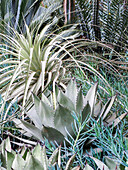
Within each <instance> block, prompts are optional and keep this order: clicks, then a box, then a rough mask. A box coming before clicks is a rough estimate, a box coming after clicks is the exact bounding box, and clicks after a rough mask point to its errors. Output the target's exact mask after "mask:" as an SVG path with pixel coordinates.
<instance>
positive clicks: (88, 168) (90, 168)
mask: <svg viewBox="0 0 128 170" xmlns="http://www.w3.org/2000/svg"><path fill="white" fill-rule="evenodd" d="M83 170H93V168H92V167H91V166H89V165H88V164H86V165H85V167H84V169H83Z"/></svg>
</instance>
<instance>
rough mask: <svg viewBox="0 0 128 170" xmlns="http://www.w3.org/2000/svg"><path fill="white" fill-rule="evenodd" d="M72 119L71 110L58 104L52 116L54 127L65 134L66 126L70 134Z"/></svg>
mask: <svg viewBox="0 0 128 170" xmlns="http://www.w3.org/2000/svg"><path fill="white" fill-rule="evenodd" d="M73 121H74V119H73V116H72V115H71V111H70V110H68V109H67V108H64V107H63V106H61V105H60V104H59V105H58V107H57V109H56V111H55V116H54V125H55V127H56V129H58V130H59V131H60V132H61V133H62V134H63V135H64V136H66V135H67V133H66V130H65V128H66V129H67V130H68V132H69V133H70V134H71V135H72V133H73V131H72V127H71V123H73Z"/></svg>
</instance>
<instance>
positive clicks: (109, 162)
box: [105, 156, 120, 170]
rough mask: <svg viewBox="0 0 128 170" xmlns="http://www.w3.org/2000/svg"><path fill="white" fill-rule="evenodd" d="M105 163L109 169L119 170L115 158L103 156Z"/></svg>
mask: <svg viewBox="0 0 128 170" xmlns="http://www.w3.org/2000/svg"><path fill="white" fill-rule="evenodd" d="M105 164H106V165H107V166H108V168H109V169H111V170H115V169H116V170H120V168H119V166H117V163H116V162H115V160H113V159H110V158H109V157H107V156H105Z"/></svg>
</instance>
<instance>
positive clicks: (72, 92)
mask: <svg viewBox="0 0 128 170" xmlns="http://www.w3.org/2000/svg"><path fill="white" fill-rule="evenodd" d="M77 93H78V91H77V85H76V81H73V80H72V79H71V81H70V82H69V83H68V85H67V88H66V91H65V95H66V96H67V97H68V98H69V99H70V100H71V101H72V102H73V104H74V106H75V105H76V99H77Z"/></svg>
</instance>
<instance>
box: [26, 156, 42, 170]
mask: <svg viewBox="0 0 128 170" xmlns="http://www.w3.org/2000/svg"><path fill="white" fill-rule="evenodd" d="M38 169H43V165H42V164H41V163H40V161H39V160H37V159H36V158H35V157H34V156H33V155H30V158H29V160H28V161H27V163H26V165H25V167H24V170H38Z"/></svg>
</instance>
